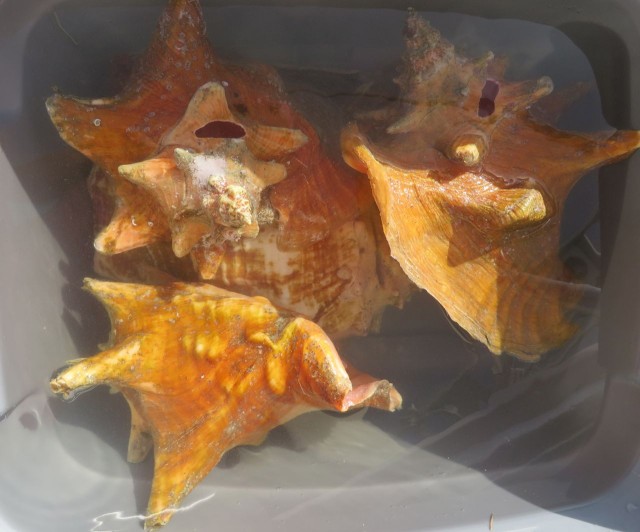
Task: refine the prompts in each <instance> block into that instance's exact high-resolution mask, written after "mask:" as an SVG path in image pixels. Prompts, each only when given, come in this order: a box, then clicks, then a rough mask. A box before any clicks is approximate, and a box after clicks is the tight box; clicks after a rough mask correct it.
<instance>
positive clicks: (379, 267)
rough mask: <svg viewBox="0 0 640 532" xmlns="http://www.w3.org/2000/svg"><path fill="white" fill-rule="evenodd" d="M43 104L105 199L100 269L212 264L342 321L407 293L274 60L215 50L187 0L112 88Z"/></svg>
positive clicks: (368, 321)
mask: <svg viewBox="0 0 640 532" xmlns="http://www.w3.org/2000/svg"><path fill="white" fill-rule="evenodd" d="M47 108H48V110H49V114H50V116H51V119H52V121H53V122H54V124H55V125H56V127H57V128H58V130H59V132H60V135H61V136H62V138H63V139H64V140H65V141H66V142H68V143H69V144H70V145H71V146H73V147H75V148H76V149H78V150H79V151H81V152H82V153H84V154H85V155H87V156H88V157H89V158H90V159H91V160H92V161H93V162H94V163H95V165H96V169H94V175H97V176H99V177H100V180H97V179H94V181H93V185H95V186H94V187H93V188H92V197H93V199H94V205H95V206H96V210H97V211H99V212H98V216H99V217H100V218H101V219H102V218H103V217H104V212H103V211H104V208H105V206H106V207H107V208H108V207H111V211H110V212H109V215H108V216H107V219H106V220H105V221H104V223H99V224H98V225H99V226H98V228H97V229H98V234H97V237H96V240H95V248H96V250H97V254H96V260H95V263H96V267H97V271H98V272H99V273H101V274H107V276H108V277H111V278H113V279H117V280H126V281H134V282H159V281H160V278H161V277H162V275H161V274H162V272H165V273H166V274H167V275H168V276H173V277H174V278H177V279H181V280H191V279H193V278H196V279H200V280H211V281H212V282H214V283H216V284H217V285H220V286H224V287H226V288H230V289H233V290H241V291H243V292H246V293H250V294H262V295H265V296H267V297H269V298H270V299H272V300H273V301H274V303H276V304H278V305H280V306H283V307H286V308H289V309H291V310H293V311H295V312H298V313H300V314H303V315H304V316H306V317H309V318H311V319H313V320H314V321H316V322H318V323H319V324H320V325H321V326H322V327H323V328H326V330H327V332H329V333H338V334H347V333H358V334H364V333H366V332H367V331H369V330H371V329H372V328H375V327H376V325H377V323H378V321H379V318H380V315H381V312H382V309H383V308H384V307H385V306H386V305H388V304H397V305H401V304H402V302H403V301H404V300H405V299H406V297H407V296H408V293H409V290H410V283H409V281H408V279H406V276H405V275H404V274H403V273H402V271H401V270H400V268H399V267H397V266H396V265H395V264H394V263H393V261H392V260H391V259H390V257H389V250H388V247H387V245H386V243H385V242H384V237H383V235H382V231H381V230H380V229H379V225H380V222H379V217H378V215H377V213H376V212H375V204H374V201H373V197H372V195H371V190H370V186H369V184H368V181H367V180H366V178H363V177H362V176H361V175H359V174H358V173H357V172H354V171H353V170H352V169H350V168H349V167H348V166H347V165H345V164H344V162H343V161H342V160H339V158H337V159H334V158H332V157H331V156H330V155H329V153H328V149H327V148H326V147H325V146H324V145H323V144H322V143H321V141H320V138H319V136H318V134H317V133H316V131H315V129H314V127H313V126H312V125H311V124H310V123H309V122H308V121H307V120H306V119H305V118H304V116H303V115H302V114H301V113H300V112H298V111H297V110H296V109H294V107H293V106H292V104H291V103H290V102H289V101H288V99H287V97H286V91H285V88H284V86H283V84H282V81H281V80H280V78H279V76H278V75H277V73H276V72H275V70H274V69H272V68H270V67H267V66H264V65H242V66H237V65H230V64H224V63H222V62H221V61H220V60H219V59H218V58H217V57H216V56H215V54H214V53H213V51H212V49H211V46H210V45H209V43H208V41H207V40H206V37H205V26H204V21H203V17H202V12H201V9H200V6H199V4H198V2H197V1H196V0H172V1H171V2H170V3H169V6H168V7H167V9H166V10H165V12H164V13H163V15H162V18H161V20H160V23H159V26H158V30H157V31H156V35H155V37H154V39H153V41H152V44H151V46H150V47H149V49H148V51H147V52H146V54H145V55H144V56H143V57H142V58H141V60H140V62H139V66H138V69H137V71H136V72H134V74H133V76H132V79H131V81H130V82H129V83H128V85H127V86H126V87H125V89H124V90H123V91H122V93H121V94H119V95H118V96H116V97H114V98H108V99H107V98H103V99H98V100H90V101H86V100H80V99H77V98H74V97H68V96H60V95H55V96H53V97H51V98H50V99H49V100H48V101H47ZM98 181H99V182H100V187H99V188H98V186H97V185H98ZM101 211H102V212H101ZM167 245H169V246H171V249H172V250H173V253H174V254H175V256H176V259H177V260H176V259H173V258H170V257H168V256H167V253H166V251H165V250H164V249H163V248H164V247H166V246H167ZM141 249H146V250H147V251H145V252H142V251H140V250H141ZM141 258H143V259H144V260H145V261H146V262H145V263H144V264H141V263H140V262H139V261H140V259H141ZM182 258H186V259H188V260H189V262H191V263H192V264H193V266H190V264H188V263H185V261H184V260H179V259H182ZM194 270H195V271H194Z"/></svg>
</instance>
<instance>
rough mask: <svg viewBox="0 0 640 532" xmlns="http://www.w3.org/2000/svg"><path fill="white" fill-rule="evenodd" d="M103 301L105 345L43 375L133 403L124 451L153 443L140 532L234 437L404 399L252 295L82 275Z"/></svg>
mask: <svg viewBox="0 0 640 532" xmlns="http://www.w3.org/2000/svg"><path fill="white" fill-rule="evenodd" d="M86 287H87V288H88V289H89V291H91V292H92V293H93V294H94V295H95V296H97V297H98V298H99V299H100V300H101V301H102V303H103V304H104V305H105V306H106V308H107V310H108V312H109V316H110V318H111V323H112V327H113V329H112V332H111V336H110V341H109V346H108V347H107V348H106V349H105V351H103V352H102V353H99V354H97V355H95V356H93V357H91V358H87V359H84V360H82V361H80V362H76V363H75V364H74V365H73V366H71V367H70V368H68V369H66V370H64V371H63V372H62V373H61V374H59V375H58V376H57V377H56V378H55V379H53V380H52V382H51V387H52V389H53V391H54V392H56V393H60V394H63V395H65V396H70V395H71V394H72V393H73V391H74V390H77V389H80V388H83V387H87V386H93V385H97V384H108V385H111V386H114V387H116V388H118V389H119V390H120V391H121V392H122V393H123V394H124V396H125V397H126V399H127V401H128V403H129V406H130V407H131V414H132V415H131V436H130V440H129V452H128V459H129V460H130V461H140V460H142V459H144V457H145V456H146V454H147V453H148V451H149V450H151V448H153V450H154V464H155V465H154V478H153V484H152V488H151V497H150V500H149V506H148V518H147V520H146V522H145V528H146V529H147V530H150V529H155V528H156V527H159V526H162V525H164V524H165V523H166V522H167V521H168V520H169V519H170V518H171V515H172V513H173V512H174V511H175V509H176V508H177V507H178V506H179V504H180V502H181V501H182V499H183V498H184V497H185V496H186V495H187V494H188V493H189V492H190V491H191V490H192V489H193V488H194V487H195V485H196V484H197V483H198V482H200V481H201V480H202V479H203V478H204V477H205V476H206V475H207V473H208V472H209V471H210V470H211V469H212V468H213V467H215V465H216V464H217V463H218V461H219V460H220V458H221V456H222V455H223V453H224V452H225V451H227V450H229V449H231V448H233V447H235V446H237V445H246V444H258V443H260V442H261V441H262V440H263V439H264V437H265V436H266V434H267V433H268V431H270V430H271V429H273V428H274V427H276V426H278V425H281V424H283V423H285V422H286V421H288V420H290V419H292V418H293V417H296V416H298V415H300V414H302V413H305V412H309V411H312V410H319V409H330V410H336V411H338V412H346V411H347V410H350V409H352V408H359V407H362V406H372V407H376V408H381V409H384V410H390V411H393V410H395V409H397V408H399V407H400V406H401V402H402V399H401V397H400V395H399V394H398V392H397V391H396V390H395V389H394V388H393V386H392V385H391V384H390V383H389V382H387V381H378V380H375V379H373V378H372V377H370V376H369V375H366V374H363V373H360V372H358V371H357V370H355V369H353V368H350V367H348V366H346V365H345V364H344V363H343V362H342V361H341V359H340V357H339V356H338V354H337V352H336V350H335V347H334V346H333V344H332V343H331V341H330V340H329V338H328V337H327V336H326V335H325V334H324V332H323V331H322V329H321V328H320V327H318V326H317V325H315V324H314V323H312V322H310V321H307V320H305V319H303V318H298V317H295V316H293V315H291V314H288V313H285V312H282V311H279V310H278V309H276V308H275V307H274V306H273V305H271V303H270V302H269V301H268V300H266V299H264V298H259V297H255V298H250V297H246V296H242V295H239V294H234V293H232V292H228V291H226V290H221V289H218V288H215V287H213V286H210V285H204V284H190V285H188V284H181V283H176V284H172V285H167V286H163V287H154V286H148V285H136V284H123V283H108V282H99V281H93V280H87V281H86Z"/></svg>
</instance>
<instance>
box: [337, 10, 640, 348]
mask: <svg viewBox="0 0 640 532" xmlns="http://www.w3.org/2000/svg"><path fill="white" fill-rule="evenodd" d="M406 46H407V51H406V55H405V60H404V65H403V70H402V73H401V75H400V77H399V78H398V80H397V81H398V83H399V85H400V90H401V95H400V98H399V99H398V101H397V102H396V103H394V104H392V105H390V106H389V107H387V108H385V109H382V110H379V111H376V112H374V113H371V114H370V115H368V116H366V117H363V118H362V119H361V120H359V121H357V122H356V123H353V124H351V125H350V126H349V127H348V128H347V129H346V130H345V131H344V132H343V135H342V146H343V154H344V157H345V160H346V161H347V162H348V163H349V164H350V165H351V166H352V167H353V168H355V169H357V170H359V171H360V172H363V173H366V174H368V176H369V179H370V182H371V186H372V189H373V194H374V197H375V200H376V203H377V205H378V207H379V209H380V214H381V218H382V225H383V228H384V233H385V236H386V238H387V241H388V242H389V245H390V247H391V253H392V255H393V257H395V258H396V259H397V260H398V262H399V263H400V265H401V266H402V268H403V270H404V271H405V272H406V273H407V275H408V276H409V277H410V278H411V279H412V280H413V281H414V282H415V283H416V284H417V285H418V286H419V287H421V288H424V289H426V290H427V291H428V292H429V293H430V294H431V295H433V296H434V297H435V298H436V299H437V300H438V301H439V302H440V303H441V304H442V305H443V307H444V308H445V310H446V311H447V312H448V314H449V315H450V316H451V318H452V319H453V320H454V321H455V322H457V323H458V324H459V325H460V326H462V327H463V328H464V329H465V330H466V331H467V332H468V333H469V334H470V335H471V336H472V337H473V338H475V339H476V340H479V341H480V342H483V343H484V344H486V346H487V347H488V348H489V349H490V350H491V351H492V352H493V353H496V354H500V353H503V352H507V353H511V354H513V355H516V356H518V357H520V358H523V359H525V360H536V359H538V358H539V356H540V355H541V354H542V353H544V352H546V351H548V350H550V349H553V348H555V347H558V346H560V345H562V344H564V343H565V342H566V341H567V340H568V339H569V338H571V337H572V336H574V334H575V333H576V332H577V330H578V325H577V323H576V322H575V321H574V320H573V318H572V316H571V314H573V313H575V312H576V311H577V310H579V307H580V304H581V299H582V297H583V295H584V294H585V292H586V291H587V290H588V289H589V288H588V287H587V286H585V285H580V284H575V283H572V282H570V279H569V278H567V277H566V275H565V274H564V268H563V265H562V263H561V261H560V260H559V258H558V251H559V228H560V221H561V217H562V211H563V205H564V203H565V200H566V198H567V195H568V193H569V191H570V190H571V188H572V186H573V185H574V184H575V183H576V181H578V179H580V177H581V176H583V175H584V174H585V173H586V172H588V171H589V170H591V169H593V168H595V167H597V166H600V165H603V164H606V163H610V162H614V161H617V160H619V159H621V158H623V157H626V156H627V155H629V154H630V153H631V152H633V151H634V150H635V149H637V148H638V146H639V145H640V134H639V133H638V132H636V131H617V132H601V133H571V132H564V131H560V130H557V129H554V128H553V127H552V126H550V125H547V124H544V123H541V122H539V121H537V120H536V119H534V118H533V117H532V115H531V113H530V112H529V108H530V107H531V105H532V104H534V103H535V102H536V101H538V100H540V99H542V98H544V97H545V96H547V95H548V94H549V93H550V92H551V91H552V89H553V85H552V82H551V80H550V79H549V78H546V77H543V78H541V79H539V80H536V81H525V82H509V81H506V80H504V79H502V77H503V71H504V69H505V67H506V63H505V62H503V61H496V60H494V58H493V54H487V55H485V56H484V57H482V58H480V59H478V60H476V61H471V60H469V59H467V58H465V57H463V56H461V55H459V54H458V53H457V52H456V50H455V48H454V47H453V45H452V44H450V43H449V42H448V41H446V39H444V38H443V37H442V36H441V35H440V33H439V32H438V31H437V30H435V29H434V28H432V27H431V26H430V25H429V24H428V23H427V22H425V21H424V20H422V19H421V18H420V17H419V16H418V15H416V14H415V13H414V14H412V15H411V16H410V17H409V20H408V22H407V29H406ZM487 89H492V90H493V91H494V92H495V90H496V89H497V91H498V93H497V96H496V97H495V98H491V97H488V96H487V95H485V94H483V91H486V92H492V91H489V90H487ZM493 96H495V95H493ZM555 103H557V101H556V102H555ZM541 104H542V105H543V104H544V100H542V102H541ZM492 106H494V108H493V109H492Z"/></svg>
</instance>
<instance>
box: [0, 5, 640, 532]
mask: <svg viewBox="0 0 640 532" xmlns="http://www.w3.org/2000/svg"><path fill="white" fill-rule="evenodd" d="M162 5H163V3H162V2H152V1H147V2H143V1H138V2H122V1H107V0H105V1H72V2H57V1H52V0H48V1H40V2H38V1H35V0H34V1H25V2H7V3H4V4H2V3H0V65H1V66H2V69H3V72H5V74H3V76H2V78H3V81H2V82H1V83H0V198H2V200H1V201H2V209H0V213H1V214H0V220H2V223H0V254H1V255H2V260H1V261H0V282H1V283H2V286H3V292H2V294H3V297H2V303H1V304H0V333H1V334H0V416H1V417H0V528H2V529H3V530H4V529H6V530H15V531H30V530H42V529H44V528H46V529H47V530H61V531H62V530H64V531H66V532H70V531H75V530H78V531H80V530H140V529H141V528H140V527H141V524H140V522H141V515H142V514H143V513H144V511H145V507H146V502H147V497H148V493H149V487H150V483H151V476H152V469H153V461H152V459H151V458H149V459H147V461H146V462H144V463H142V464H128V463H127V462H126V459H125V458H126V449H127V440H128V429H129V413H128V408H127V405H126V403H125V401H124V400H123V399H122V398H121V397H120V396H119V395H113V394H110V393H109V391H108V390H107V389H102V388H98V389H94V390H91V391H89V392H87V393H84V394H82V395H81V396H79V397H77V398H76V400H74V401H73V402H70V403H65V402H62V401H60V400H59V399H57V398H55V397H52V396H51V394H50V392H49V391H48V380H49V378H50V377H51V375H52V374H53V373H54V372H55V371H56V369H57V368H60V367H61V366H63V365H64V364H65V361H66V360H68V359H71V358H75V357H77V356H88V355H91V354H93V353H94V352H96V349H97V348H96V345H97V344H98V343H100V342H104V341H105V339H106V338H107V336H108V332H109V322H108V319H107V316H106V315H105V313H104V311H103V309H102V307H101V306H100V305H99V303H97V302H96V301H95V300H94V299H93V298H92V297H91V296H90V295H89V294H86V293H84V292H83V291H82V289H81V285H82V279H83V278H84V277H86V276H91V275H92V274H93V269H92V268H93V266H92V262H93V253H94V250H93V246H92V240H93V234H94V227H93V217H92V208H91V202H90V199H89V196H88V193H87V190H86V177H87V175H88V173H89V171H90V166H91V165H90V162H89V161H88V160H86V159H85V158H84V157H83V156H82V155H80V154H78V153H77V152H75V151H74V150H73V149H71V148H70V147H68V146H67V145H66V144H64V143H63V141H62V140H60V138H59V137H58V134H57V132H56V130H55V128H54V127H53V126H52V125H51V123H50V121H49V118H48V116H47V113H46V109H45V106H44V102H45V99H46V98H47V97H48V96H49V95H51V94H52V93H53V92H60V93H62V94H74V95H77V96H81V97H88V98H93V97H102V96H107V95H112V94H115V93H117V91H118V90H119V88H120V87H121V86H122V84H123V82H124V79H125V78H124V74H123V73H124V72H126V71H127V65H128V64H129V62H130V58H131V54H137V53H140V52H141V51H143V50H144V47H145V45H146V44H147V42H148V39H149V37H150V35H151V33H152V31H153V29H154V27H155V25H156V21H157V18H158V15H159V13H160V11H161V8H162ZM203 5H204V13H205V18H206V21H207V27H208V36H209V38H210V40H211V41H212V43H213V45H214V47H215V49H216V51H217V52H218V53H219V54H220V55H222V56H223V57H226V58H229V59H230V60H236V61H237V60H239V59H240V58H242V59H248V60H252V61H259V62H264V63H268V64H272V65H274V66H276V67H277V68H278V69H279V70H280V72H281V73H282V75H283V77H284V79H285V82H287V83H288V87H290V90H291V96H292V98H293V99H294V100H295V98H296V97H302V96H304V97H317V98H321V99H330V100H334V101H335V102H336V103H337V104H339V105H340V104H344V105H346V104H348V103H349V102H351V101H352V100H353V98H354V97H355V96H354V95H355V93H356V92H357V90H358V89H359V87H360V86H361V82H362V80H363V79H373V80H374V81H373V82H374V83H378V82H379V79H380V78H385V79H387V80H390V79H392V78H393V76H394V75H395V73H396V69H397V63H398V60H399V58H400V56H401V54H402V49H403V40H402V28H403V24H404V21H405V19H406V10H405V9H406V7H407V6H405V5H400V4H398V3H394V2H384V1H371V2H368V5H367V7H366V8H365V7H362V5H361V3H360V2H346V3H345V2H333V3H332V2H273V3H270V2H249V3H247V2H227V3H216V2H207V1H203ZM411 7H413V8H415V9H416V10H417V11H419V12H420V13H422V14H424V16H425V17H426V18H428V19H429V20H430V21H431V23H432V24H433V25H434V26H436V27H437V28H439V29H440V30H441V31H442V32H443V34H444V35H445V36H446V37H447V38H449V39H451V40H452V41H453V42H454V43H455V44H456V45H457V46H461V47H463V48H464V49H466V50H467V51H468V52H469V53H470V55H473V56H479V55H481V53H482V52H483V51H485V50H488V49H491V50H493V51H495V52H496V53H504V54H507V55H509V56H510V57H511V58H512V59H511V65H512V66H511V70H510V73H511V75H512V76H513V77H514V78H521V79H534V78H536V77H540V76H542V75H549V76H551V77H552V78H553V80H554V83H555V85H556V87H563V86H569V85H571V84H572V83H575V82H579V81H590V82H592V85H593V89H592V90H591V91H589V92H588V93H587V94H586V95H585V97H584V98H583V99H582V100H581V101H580V102H578V103H577V104H576V105H575V106H574V107H573V108H572V109H571V110H570V111H569V112H568V113H567V114H566V116H564V118H563V121H562V122H561V123H560V126H561V127H563V128H566V129H576V130H582V131H589V130H599V129H603V128H606V127H608V125H610V126H612V127H615V128H619V129H633V128H635V129H639V128H640V98H638V97H637V95H638V94H640V68H638V67H639V65H640V57H639V55H640V7H639V6H638V4H637V2H632V1H626V2H625V1H622V0H620V1H610V2H609V1H595V0H594V1H592V2H582V3H580V7H579V8H578V7H575V6H574V4H573V3H571V2H555V3H549V4H548V5H547V3H545V4H544V5H543V4H542V3H540V2H523V1H514V2H509V3H508V4H506V5H505V3H504V2H500V1H498V0H496V1H493V2H492V1H487V2H482V3H481V4H479V3H477V2H472V1H464V0H457V1H455V2H444V1H430V2H418V3H413V4H412V6H411ZM318 79H320V80H322V84H320V85H318V84H316V85H314V86H315V87H316V88H315V91H316V93H315V94H311V96H309V86H310V83H311V84H313V83H316V80H318ZM310 80H312V81H311V82H310ZM305 91H306V92H305ZM296 93H298V94H296ZM301 95H302V96H301ZM377 97H378V98H380V101H381V102H383V101H384V98H386V97H387V96H386V95H384V94H378V96H377ZM639 175H640V158H639V157H638V156H637V155H636V156H634V157H632V158H631V159H629V160H628V161H625V162H621V163H617V164H616V165H613V166H611V167H607V168H604V169H601V170H599V171H598V172H593V173H591V174H589V175H587V176H586V177H585V178H584V179H583V180H582V181H581V182H580V183H579V185H578V186H576V188H575V189H574V191H573V192H572V195H571V196H570V198H569V200H568V203H567V207H566V209H567V211H566V215H565V218H564V219H563V229H562V243H563V253H564V257H565V258H567V257H574V258H575V259H576V260H579V261H581V264H582V265H583V266H584V267H585V268H586V273H585V275H586V278H587V279H588V281H589V282H593V283H594V284H596V285H599V286H601V288H602V290H601V294H600V296H599V303H598V305H597V307H596V309H597V310H596V311H594V312H593V313H592V314H591V315H589V316H588V318H587V319H586V321H585V323H586V327H585V332H584V334H582V335H580V336H579V337H578V338H577V339H576V340H575V341H572V342H571V343H570V345H568V346H566V347H564V348H562V349H560V350H557V351H555V352H553V353H551V354H550V355H549V356H548V357H546V358H544V359H543V361H542V362H540V363H539V364H536V365H531V364H526V363H523V362H520V361H518V360H516V359H513V358H509V357H500V358H496V357H493V356H492V355H491V354H490V353H489V352H488V351H487V350H486V349H485V348H484V347H482V346H480V345H479V344H477V343H475V342H473V341H470V340H469V338H467V337H466V336H465V334H464V333H463V332H461V331H460V330H459V329H458V328H457V327H456V326H455V325H453V324H452V323H451V322H450V321H449V320H448V319H447V317H446V315H445V313H444V312H443V310H442V309H441V307H440V305H439V304H438V303H437V302H436V301H435V300H433V299H432V298H431V297H430V296H429V295H428V294H426V293H424V292H422V293H420V294H417V295H416V296H414V298H413V299H412V300H411V301H410V302H409V303H408V304H407V305H406V307H405V308H404V309H401V310H398V309H388V310H387V311H386V313H385V316H384V320H383V325H382V330H381V332H380V334H377V335H373V336H368V337H363V338H352V339H347V340H343V341H341V342H339V344H338V345H339V347H340V349H341V353H344V355H345V357H346V358H348V359H349V360H351V361H353V362H354V363H356V365H358V366H359V367H362V368H363V369H365V370H366V371H368V372H370V373H372V374H375V375H382V376H384V377H385V378H388V379H389V380H392V381H393V382H394V384H395V385H396V386H397V387H398V389H399V390H400V391H401V392H402V394H403V396H404V399H405V403H404V404H405V406H404V408H403V410H402V411H400V412H397V413H394V414H389V413H382V412H377V411H373V410H369V411H359V412H354V413H351V414H348V415H333V414H327V413H313V414H308V415H305V416H302V417H300V418H297V419H295V420H294V421H292V422H290V423H288V424H287V425H285V426H284V427H281V428H279V429H276V430H275V431H273V432H272V434H271V435H270V436H269V437H268V439H267V441H266V442H265V443H264V444H263V445H262V446H260V447H258V448H245V447H242V448H237V449H234V450H232V451H230V452H229V453H227V454H226V455H225V457H224V459H223V461H222V463H221V464H220V465H219V466H218V467H216V468H215V469H214V471H213V472H212V473H211V474H210V475H209V476H208V477H207V478H206V479H205V480H204V481H203V482H202V483H201V484H200V485H199V486H198V487H197V488H196V489H194V491H193V492H192V493H191V494H190V495H189V497H188V498H187V499H186V500H185V502H184V504H183V506H184V511H181V512H179V513H178V515H176V516H175V517H174V519H173V521H172V522H171V523H170V524H169V525H168V526H167V528H166V530H167V532H170V531H171V530H185V529H190V530H209V529H210V527H211V524H212V523H215V526H216V527H217V529H219V530H232V529H233V530H255V527H256V523H259V524H260V527H261V528H262V529H264V530H265V531H267V530H280V529H287V530H289V529H290V530H297V529H303V528H304V529H305V530H312V531H313V530H318V531H319V530H327V529H328V528H332V529H334V530H360V529H363V530H372V531H376V530H380V531H383V530H391V529H393V530H397V531H409V530H428V529H440V530H441V529H444V528H453V529H459V530H464V529H469V530H477V529H478V527H483V528H484V527H486V526H488V523H489V521H490V519H491V522H492V523H493V524H494V526H495V527H496V529H500V528H499V526H500V525H503V526H505V527H506V529H507V528H508V529H513V528H518V527H523V526H529V525H530V524H531V522H532V521H535V523H536V525H537V526H539V527H541V528H544V527H545V526H547V527H550V528H549V529H553V528H554V527H555V528H559V527H563V528H565V527H566V528H567V529H569V530H573V529H575V530H582V529H585V527H589V526H593V527H594V528H595V526H596V525H600V526H604V527H608V528H612V529H619V530H633V529H636V528H638V527H639V526H640V511H637V512H636V511H635V510H637V509H638V508H639V507H640V499H638V493H640V489H639V488H640V485H639V484H640V482H638V481H637V480H635V479H638V478H640V475H637V474H630V472H631V471H633V470H634V467H636V459H637V450H638V449H639V448H640V420H638V416H637V410H638V406H639V404H640V389H639V388H638V382H637V374H636V373H637V368H638V334H639V331H640V327H638V324H639V323H640V303H639V302H640V276H639V275H637V264H638V263H640V210H639V209H638V208H637V205H638V204H640V180H639V179H638V176H639ZM585 242H589V243H590V244H591V245H592V246H593V247H594V248H595V250H589V249H587V248H585V246H584V243H585ZM591 251H595V253H591ZM637 470H638V468H637V467H636V471H637ZM632 490H635V491H634V492H633V493H631V492H632ZM623 501H624V502H623ZM636 503H637V504H636ZM585 504H590V506H584V505H585ZM594 508H595V509H597V511H596V510H594Z"/></svg>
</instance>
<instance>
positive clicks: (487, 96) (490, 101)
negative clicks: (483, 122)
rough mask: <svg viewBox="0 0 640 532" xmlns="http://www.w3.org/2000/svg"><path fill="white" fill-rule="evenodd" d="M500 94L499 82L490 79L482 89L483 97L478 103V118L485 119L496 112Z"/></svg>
mask: <svg viewBox="0 0 640 532" xmlns="http://www.w3.org/2000/svg"><path fill="white" fill-rule="evenodd" d="M498 92H500V84H499V83H498V82H497V81H494V80H492V79H488V80H487V81H486V83H485V84H484V87H482V96H481V97H480V101H479V102H478V116H479V117H481V118H483V117H485V116H491V115H492V114H493V112H494V111H495V110H496V98H497V97H498Z"/></svg>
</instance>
